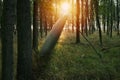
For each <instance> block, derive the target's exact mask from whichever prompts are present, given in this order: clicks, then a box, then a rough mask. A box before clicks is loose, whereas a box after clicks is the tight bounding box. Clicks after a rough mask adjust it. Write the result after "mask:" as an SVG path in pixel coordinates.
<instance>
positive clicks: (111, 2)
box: [110, 0, 113, 38]
mask: <svg viewBox="0 0 120 80" xmlns="http://www.w3.org/2000/svg"><path fill="white" fill-rule="evenodd" d="M112 4H113V1H112V0H110V6H111V13H110V18H111V19H110V23H111V24H110V37H111V38H112V28H113V5H112Z"/></svg>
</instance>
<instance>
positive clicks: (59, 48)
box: [0, 31, 120, 80]
mask: <svg viewBox="0 0 120 80" xmlns="http://www.w3.org/2000/svg"><path fill="white" fill-rule="evenodd" d="M98 36H99V35H98V32H95V33H94V34H91V35H89V36H88V37H87V39H88V40H89V41H90V42H91V43H92V44H93V45H94V47H95V48H96V50H97V52H98V53H100V54H101V55H102V57H99V55H98V54H96V52H95V51H94V50H93V49H92V47H91V46H90V45H89V43H88V42H87V41H86V40H85V39H84V38H83V37H82V36H81V43H79V44H76V43H75V39H76V38H75V32H74V33H73V32H71V31H63V32H62V34H61V36H60V39H59V41H58V43H57V44H56V46H55V48H54V50H53V52H52V54H51V58H50V60H49V63H48V64H47V67H45V70H44V73H43V76H42V77H40V76H39V70H38V69H39V67H38V66H36V64H40V63H38V62H37V61H36V60H35V58H36V56H34V58H33V69H35V70H36V71H37V73H38V74H37V73H35V76H36V75H38V76H37V78H38V80H120V37H118V36H116V34H114V35H113V37H112V38H109V37H108V36H106V34H103V47H101V46H100V45H99V37H98ZM43 41H44V38H43V39H39V49H40V47H41V45H42V43H43ZM14 42H15V45H14V47H15V59H14V60H15V63H16V58H17V57H16V39H15V41H14ZM0 51H1V45H0ZM33 54H34V52H33ZM15 69H16V64H15ZM15 72H16V70H15ZM0 77H1V54H0Z"/></svg>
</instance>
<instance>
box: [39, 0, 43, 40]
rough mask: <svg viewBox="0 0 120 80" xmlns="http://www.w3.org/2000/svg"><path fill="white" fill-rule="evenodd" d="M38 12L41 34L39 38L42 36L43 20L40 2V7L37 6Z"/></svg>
mask: <svg viewBox="0 0 120 80" xmlns="http://www.w3.org/2000/svg"><path fill="white" fill-rule="evenodd" d="M39 11H40V12H39V14H40V16H39V17H40V36H41V38H42V37H43V25H42V23H43V20H42V5H41V2H40V8H39Z"/></svg>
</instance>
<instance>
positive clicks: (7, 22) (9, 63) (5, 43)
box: [1, 0, 15, 80]
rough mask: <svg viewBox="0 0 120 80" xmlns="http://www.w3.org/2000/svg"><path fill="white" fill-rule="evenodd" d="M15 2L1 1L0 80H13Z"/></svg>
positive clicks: (12, 0) (11, 0)
mask: <svg viewBox="0 0 120 80" xmlns="http://www.w3.org/2000/svg"><path fill="white" fill-rule="evenodd" d="M14 19H15V0H4V1H3V13H2V23H1V30H2V80H13V29H14V24H15V23H14V22H15V21H14Z"/></svg>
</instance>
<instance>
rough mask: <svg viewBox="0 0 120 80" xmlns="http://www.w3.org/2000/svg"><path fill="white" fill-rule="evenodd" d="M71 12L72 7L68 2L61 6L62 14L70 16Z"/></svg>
mask: <svg viewBox="0 0 120 80" xmlns="http://www.w3.org/2000/svg"><path fill="white" fill-rule="evenodd" d="M69 11H70V5H69V4H68V3H67V2H64V3H62V4H61V14H68V13H69Z"/></svg>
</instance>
